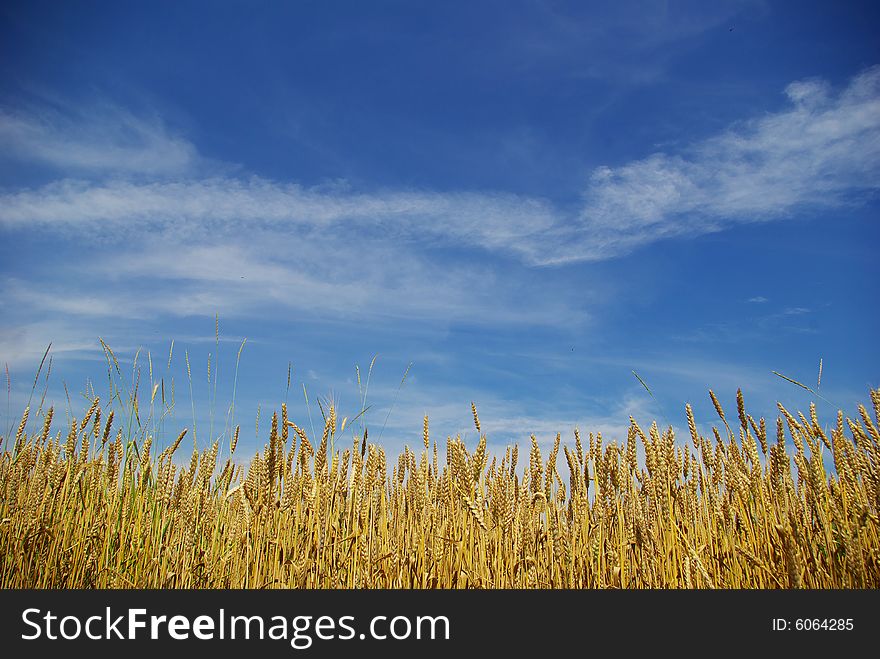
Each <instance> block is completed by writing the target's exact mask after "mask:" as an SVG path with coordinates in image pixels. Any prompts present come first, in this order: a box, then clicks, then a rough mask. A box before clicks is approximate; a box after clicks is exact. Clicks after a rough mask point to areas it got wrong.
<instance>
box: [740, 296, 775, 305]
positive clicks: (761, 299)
mask: <svg viewBox="0 0 880 659" xmlns="http://www.w3.org/2000/svg"><path fill="white" fill-rule="evenodd" d="M769 301H770V300H768V299H767V298H766V297H764V296H763V295H757V296H755V297H750V298H749V299H748V300H746V302H749V303H750V304H764V303H766V302H769Z"/></svg>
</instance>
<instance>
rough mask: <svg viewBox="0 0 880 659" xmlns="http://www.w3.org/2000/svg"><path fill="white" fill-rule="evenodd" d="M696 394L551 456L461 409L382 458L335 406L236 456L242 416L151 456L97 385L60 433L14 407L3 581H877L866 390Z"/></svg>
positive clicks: (252, 584) (188, 584)
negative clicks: (805, 401)
mask: <svg viewBox="0 0 880 659" xmlns="http://www.w3.org/2000/svg"><path fill="white" fill-rule="evenodd" d="M710 396H711V399H712V402H713V403H714V405H715V408H716V410H717V412H718V415H719V417H720V423H718V427H717V428H712V432H711V435H709V436H702V435H701V434H699V433H698V430H697V426H696V424H695V423H694V417H693V414H692V412H691V408H690V406H687V407H686V418H687V422H688V427H689V437H685V438H680V437H679V438H676V437H675V435H674V432H673V430H672V429H671V428H669V429H667V430H665V431H662V430H661V429H659V428H658V426H657V425H656V424H652V425H651V426H650V427H648V428H647V430H645V429H643V428H642V427H641V426H639V424H638V423H637V422H636V421H635V420H633V419H630V425H629V430H628V433H627V436H626V439H625V441H622V442H620V443H617V442H614V441H607V440H605V439H603V438H602V436H601V435H595V436H594V435H593V434H589V435H587V436H582V435H580V434H579V433H578V432H577V431H575V433H574V436H573V437H572V438H571V441H570V442H567V443H566V445H563V442H562V439H561V438H560V437H559V436H558V435H557V437H556V440H555V442H554V443H553V446H552V449H551V450H550V451H549V454H547V455H546V456H545V455H542V451H541V449H540V447H539V443H538V442H537V441H536V439H535V438H534V437H531V439H530V442H529V443H527V444H526V445H525V448H524V449H523V450H522V451H519V449H518V447H517V446H512V447H509V448H507V450H506V451H505V452H504V454H503V455H502V454H499V455H491V456H490V455H489V452H488V451H487V437H486V435H485V434H483V433H482V432H481V424H480V420H479V417H478V415H477V409H476V407H473V408H472V411H473V416H474V424H475V427H476V429H477V431H478V434H479V436H480V439H479V442H478V443H476V446H474V447H473V449H472V450H469V449H468V448H467V447H466V446H465V444H464V443H463V442H462V441H461V439H460V438H446V440H445V441H444V442H442V443H440V444H439V445H438V442H437V441H436V440H435V439H433V438H432V437H431V435H430V432H429V421H428V418H427V417H425V419H424V427H423V428H419V429H414V430H415V431H416V433H419V434H421V441H420V442H418V443H419V446H418V449H417V450H413V449H410V448H405V449H404V451H403V452H402V453H401V454H400V455H398V456H396V457H392V456H389V455H386V453H385V451H384V450H383V449H382V447H381V446H377V445H375V444H372V443H370V441H369V437H368V432H367V431H365V432H364V433H363V434H355V435H353V434H352V433H351V430H350V428H349V430H348V432H347V433H346V429H345V420H343V421H342V422H340V421H339V420H338V418H337V412H336V410H335V409H334V408H333V407H332V406H331V407H330V408H329V410H327V414H326V415H325V423H324V427H323V431H322V432H321V433H320V436H319V437H318V436H314V437H309V436H308V435H307V433H306V432H305V431H304V430H303V429H302V427H301V426H299V425H297V424H296V423H294V421H292V420H291V419H289V418H288V415H287V407H286V406H285V405H282V406H281V411H280V414H277V413H276V414H273V416H272V420H271V429H270V431H269V436H268V441H267V443H266V444H265V446H264V448H263V450H262V451H260V452H258V453H257V454H256V455H254V456H253V457H252V458H251V459H250V460H249V461H238V460H237V458H238V457H239V456H238V455H237V454H236V453H235V451H236V448H237V446H236V444H237V443H238V437H239V429H238V428H236V429H235V432H234V437H231V441H229V442H227V443H225V445H223V446H221V445H220V443H219V442H216V443H214V444H213V445H212V446H210V447H208V448H206V449H204V450H201V451H198V450H196V449H195V448H193V449H192V452H191V454H190V457H189V459H188V460H187V459H186V457H185V456H186V449H184V448H183V447H184V446H185V445H191V444H192V443H191V442H189V441H188V438H187V437H186V433H187V431H186V430H184V431H183V432H182V433H181V434H180V436H179V437H178V438H177V440H176V441H174V442H173V443H170V445H168V446H167V447H166V448H164V449H163V450H161V451H159V450H157V449H155V448H154V447H153V445H152V444H153V438H152V436H149V435H147V436H144V437H140V438H139V437H135V438H129V439H127V438H126V432H125V431H124V429H122V428H117V427H116V426H115V424H114V418H113V417H114V414H113V412H107V413H106V414H105V413H104V412H103V411H102V408H101V402H100V400H99V399H98V398H95V399H94V400H93V402H92V404H91V406H90V407H89V408H88V410H87V411H86V412H85V413H84V414H83V415H82V417H81V419H79V420H78V419H76V418H73V419H71V420H70V422H69V425H67V427H66V428H64V429H63V430H57V431H56V430H55V421H56V420H55V415H54V410H53V409H49V410H47V411H45V412H41V414H35V415H34V417H35V418H30V415H31V411H30V409H26V410H25V411H24V414H23V416H22V418H21V421H20V424H19V425H18V426H17V431H16V432H15V434H14V435H13V434H12V433H10V434H9V436H8V437H4V438H2V440H0V442H2V443H0V448H2V454H0V561H2V570H0V586H2V587H3V588H877V587H878V586H880V531H878V508H880V480H878V469H880V432H878V427H880V389H878V390H876V391H870V393H869V398H870V401H869V404H868V406H867V407H866V406H859V408H858V410H859V415H858V416H857V417H856V418H845V417H844V415H843V414H842V413H838V415H837V418H836V419H835V420H834V421H833V422H832V423H831V424H830V426H823V425H822V424H821V423H820V421H819V420H818V419H817V417H816V410H815V407H814V406H811V407H810V409H809V411H808V413H807V414H806V415H804V414H801V413H797V414H793V413H790V412H789V411H788V410H787V409H785V408H784V407H782V406H781V405H779V416H778V418H777V419H776V420H775V424H774V423H773V421H772V420H771V421H770V426H771V429H770V430H768V428H767V423H766V422H765V420H764V419H763V418H762V419H759V420H757V421H756V420H755V419H753V418H752V417H751V416H750V415H749V414H748V413H747V411H746V409H745V405H744V401H743V396H742V394H741V393H740V392H737V408H738V409H737V411H736V412H737V413H736V414H735V415H730V416H726V415H725V411H724V410H723V409H722V407H721V404H720V403H719V401H718V399H717V398H716V397H715V395H714V394H713V393H712V392H710ZM869 410H870V412H869ZM872 415H873V416H872ZM774 425H775V428H774V427H773V426H774ZM337 426H339V427H337ZM13 430H15V428H13ZM231 434H232V433H230V435H231ZM416 436H418V435H416ZM343 441H344V443H345V448H344V449H343V448H341V447H340V444H341V443H342V442H343ZM787 446H789V447H791V448H790V450H789V451H787V450H786V447H787ZM545 452H546V446H545ZM829 456H830V459H829V460H827V461H826V458H829ZM175 458H177V460H176V461H175ZM832 462H833V468H828V469H827V470H826V463H827V464H829V465H830V464H831V463H832Z"/></svg>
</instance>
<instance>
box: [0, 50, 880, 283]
mask: <svg viewBox="0 0 880 659" xmlns="http://www.w3.org/2000/svg"><path fill="white" fill-rule="evenodd" d="M785 93H786V95H787V97H788V99H789V102H790V106H789V107H787V108H786V109H783V110H781V111H779V112H776V113H771V114H766V115H764V116H761V117H759V118H757V119H753V120H751V121H746V122H743V123H740V124H737V125H734V126H731V127H730V128H729V129H728V130H726V131H724V132H722V133H721V134H719V135H716V136H714V137H711V138H709V139H706V140H704V141H702V142H698V143H695V144H692V145H691V146H690V147H689V148H687V149H686V150H685V151H683V152H682V153H679V154H668V153H662V152H660V153H654V154H652V155H649V156H647V157H645V158H642V159H639V160H634V161H631V162H629V163H625V164H623V165H619V166H613V167H610V166H605V167H599V168H597V169H596V170H595V171H594V172H593V174H592V176H591V178H590V181H589V183H588V185H587V188H586V190H585V194H584V202H583V206H582V208H581V209H580V211H579V212H577V213H575V214H573V215H570V214H567V213H565V212H564V211H562V210H561V209H559V208H558V207H555V206H554V205H552V204H551V203H549V202H547V201H545V200H542V199H536V198H532V197H522V196H517V195H514V194H507V193H492V192H485V193H439V192H430V191H412V190H391V191H376V192H353V191H350V190H344V189H339V188H329V189H328V188H304V187H302V186H299V185H296V184H285V183H278V182H275V181H270V180H266V179H263V178H259V177H252V178H249V179H237V178H229V177H218V178H206V179H193V178H182V179H177V180H164V181H152V182H147V183H145V182H135V181H132V180H127V181H126V180H113V181H105V182H86V181H76V180H72V179H64V180H61V181H58V182H55V183H51V184H48V185H45V186H43V187H40V188H37V189H31V190H19V191H14V192H9V193H6V194H3V195H0V226H2V227H5V228H16V227H24V226H27V227H28V228H35V227H42V228H44V229H52V230H63V229H64V228H65V227H67V228H70V229H73V230H77V231H79V230H82V229H83V228H85V227H93V228H95V229H103V230H105V232H106V231H107V230H110V229H112V231H113V232H114V233H116V234H118V235H119V236H120V237H121V238H128V237H131V236H132V235H135V236H140V235H143V234H144V233H145V232H150V233H153V234H160V235H164V236H166V237H167V238H168V239H173V240H184V239H189V240H192V241H199V240H204V239H205V238H206V237H213V236H217V235H218V234H221V235H222V234H226V235H231V236H241V235H245V234H248V233H249V232H252V231H255V230H258V229H264V230H267V231H269V230H272V231H276V232H278V231H280V232H282V233H281V234H280V235H281V236H285V237H284V238H281V240H289V241H290V248H291V250H296V248H297V244H296V243H297V241H299V240H301V239H303V238H304V237H309V236H314V237H315V238H316V239H320V238H322V237H325V236H337V237H343V238H344V239H345V240H349V241H354V242H357V241H360V240H371V241H373V242H374V243H377V244H378V243H384V244H386V245H397V246H404V247H409V246H412V247H413V248H415V249H421V248H425V247H433V246H437V245H440V246H453V247H457V248H462V247H464V248H478V249H482V250H486V251H489V252H493V253H498V254H508V255H511V256H514V257H516V258H518V259H520V260H522V261H523V262H525V263H527V264H531V265H546V264H554V263H565V262H576V261H597V260H603V259H608V258H613V257H616V256H619V255H622V254H626V253H628V252H630V251H632V250H634V249H637V248H639V247H641V246H644V245H648V244H650V243H653V242H655V241H658V240H662V239H665V238H669V237H675V236H684V235H686V236H696V235H700V234H705V233H709V232H714V231H719V230H722V229H724V228H725V227H727V226H729V225H732V224H735V223H743V222H754V221H766V220H772V219H779V218H783V217H787V216H790V215H792V214H793V213H794V212H795V211H797V210H798V209H807V210H808V211H815V210H816V209H819V208H828V207H834V206H839V205H843V204H848V203H858V202H859V201H863V200H864V196H865V195H873V194H875V193H876V191H877V189H878V186H880V67H874V68H871V69H868V70H866V71H864V72H863V73H861V74H860V75H858V76H856V77H855V78H853V79H852V80H851V81H850V83H849V84H848V85H847V86H846V88H845V89H843V90H842V91H840V92H838V93H837V94H836V95H835V94H834V93H833V90H832V89H831V88H830V86H829V85H827V84H826V83H824V82H822V81H817V80H807V81H800V82H794V83H792V84H790V85H789V86H788V87H787V88H786V90H785ZM123 116H125V115H123ZM3 117H4V119H3V121H4V122H5V123H4V124H0V125H3V126H5V128H4V129H3V130H5V134H6V141H8V142H10V141H11V144H12V145H13V146H15V145H16V144H18V145H19V146H21V145H22V144H23V145H25V146H26V147H27V148H28V149H30V151H31V152H32V153H40V152H45V153H46V154H48V155H46V158H47V159H51V160H53V162H55V163H56V164H63V162H64V158H65V157H69V158H70V159H71V167H72V168H73V169H75V168H76V167H78V166H80V165H83V164H84V163H85V165H88V163H98V164H99V165H107V166H110V165H111V164H112V165H114V166H117V165H118V166H120V167H122V168H123V169H124V168H125V164H124V163H125V162H130V163H132V167H131V169H130V171H134V170H136V171H149V169H150V167H152V166H154V165H153V164H151V163H155V168H156V170H158V169H160V164H161V163H170V165H169V166H170V167H171V168H172V169H173V168H175V167H183V168H185V167H186V166H187V163H189V162H191V161H192V159H193V158H195V157H196V156H195V155H194V154H193V153H192V152H191V147H190V145H188V143H185V142H182V141H179V140H177V139H176V138H173V137H170V136H169V135H168V133H167V131H166V129H165V128H164V127H163V126H162V125H161V124H153V123H150V122H143V121H141V120H136V119H133V118H131V119H126V120H125V121H122V122H121V123H122V125H123V126H126V127H131V130H132V132H133V134H134V135H135V138H136V139H135V140H134V146H132V147H131V148H128V147H117V146H115V145H116V143H117V142H118V141H119V140H117V139H116V137H114V135H113V131H111V137H109V138H106V139H104V138H100V137H99V136H97V135H96V133H95V130H96V129H95V128H93V127H88V126H87V127H86V128H85V129H83V130H82V131H80V130H78V129H77V130H74V129H72V128H69V127H68V128H69V129H68V131H67V132H64V131H58V132H57V134H56V132H53V130H54V129H52V130H50V129H49V128H46V127H45V126H44V125H43V124H42V123H40V122H39V121H38V120H34V119H20V118H12V119H10V118H9V115H3ZM117 132H118V131H117ZM69 133H72V134H73V135H72V136H71V135H70V134H69ZM80 133H82V134H80ZM10 136H11V137H10ZM95 140H97V141H96V142H95ZM108 145H109V146H108ZM41 149H43V151H41ZM64 154H70V155H68V156H65V155H64ZM101 154H103V155H101ZM169 154H170V155H169ZM163 166H164V165H163ZM288 232H289V233H288ZM299 256H301V255H299Z"/></svg>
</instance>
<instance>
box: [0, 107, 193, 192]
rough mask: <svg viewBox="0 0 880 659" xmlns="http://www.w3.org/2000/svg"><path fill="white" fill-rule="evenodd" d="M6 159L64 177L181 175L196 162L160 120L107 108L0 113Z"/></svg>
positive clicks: (186, 144) (189, 148)
mask: <svg viewBox="0 0 880 659" xmlns="http://www.w3.org/2000/svg"><path fill="white" fill-rule="evenodd" d="M0 143H2V144H3V146H4V151H5V157H7V158H10V157H14V158H17V159H21V160H25V161H36V162H40V163H43V164H45V165H49V166H51V167H53V168H56V169H57V170H59V171H62V172H65V173H68V174H69V173H72V172H77V173H81V174H85V173H99V174H108V173H112V174H114V175H120V174H128V175H130V174H135V173H136V174H148V175H167V174H172V175H179V174H182V173H186V172H189V171H191V170H192V169H193V167H195V166H196V165H197V163H198V162H199V160H200V157H199V155H198V150H197V149H196V148H195V146H194V145H193V144H192V143H191V142H190V141H188V140H187V139H185V138H183V137H180V136H178V135H174V134H173V133H171V132H170V131H169V130H168V127H167V125H166V124H165V122H163V121H162V120H161V118H160V117H158V116H147V117H144V116H138V115H135V114H133V113H131V112H129V111H128V110H125V109H124V108H120V107H118V106H115V105H111V104H102V105H92V106H90V107H89V108H88V111H85V109H83V111H76V110H75V109H74V110H70V109H67V110H65V111H60V110H58V109H55V108H52V107H48V106H45V105H44V106H41V107H40V108H39V109H36V110H35V109H30V110H28V109H19V110H17V111H9V110H0Z"/></svg>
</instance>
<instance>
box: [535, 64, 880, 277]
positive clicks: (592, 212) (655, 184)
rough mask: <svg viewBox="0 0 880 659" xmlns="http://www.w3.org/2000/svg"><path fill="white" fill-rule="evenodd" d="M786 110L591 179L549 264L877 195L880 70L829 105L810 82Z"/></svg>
mask: <svg viewBox="0 0 880 659" xmlns="http://www.w3.org/2000/svg"><path fill="white" fill-rule="evenodd" d="M785 92H786V95H787V97H788V98H789V100H790V101H791V103H792V106H791V107H789V108H788V109H785V110H782V111H780V112H777V113H775V114H767V115H765V116H763V117H761V118H758V119H754V120H751V121H748V122H744V123H741V124H737V125H734V126H732V127H730V128H729V129H728V130H726V131H724V132H723V133H721V134H719V135H717V136H714V137H712V138H710V139H706V140H704V141H702V142H699V143H696V144H693V145H691V147H690V148H689V149H687V150H686V151H685V152H684V153H682V154H675V155H670V154H666V153H655V154H652V155H650V156H648V157H645V158H643V159H641V160H636V161H632V162H629V163H626V164H624V165H620V166H618V167H600V168H598V169H596V170H595V171H594V172H593V176H592V178H591V180H590V184H589V186H588V187H587V190H586V194H585V204H584V208H583V210H582V211H581V213H580V217H579V221H578V222H577V223H575V225H574V226H573V227H571V228H570V229H569V230H568V232H567V235H566V238H567V240H566V241H565V242H564V243H560V245H559V248H558V249H556V250H549V251H550V252H551V253H553V254H555V256H553V257H551V258H550V259H549V260H550V261H552V262H565V261H579V260H601V259H603V258H608V257H610V256H615V255H618V254H621V253H626V252H629V251H631V250H633V249H635V248H637V247H639V246H642V245H646V244H649V243H652V242H655V241H657V240H660V239H663V238H667V237H672V236H682V235H688V236H694V235H700V234H704V233H709V232H713V231H718V230H721V229H723V228H725V227H726V226H729V225H731V224H735V223H743V222H755V221H766V220H772V219H779V218H783V217H786V216H789V215H791V214H793V213H794V212H795V211H797V210H799V209H807V210H814V209H817V208H828V207H834V206H839V205H843V204H847V203H853V202H858V201H861V200H863V197H864V195H873V194H876V192H877V190H878V188H880V66H878V67H873V68H870V69H868V70H866V71H864V72H863V73H861V74H859V75H858V76H856V77H855V78H853V79H852V80H851V81H850V83H849V85H847V87H846V88H845V89H844V90H842V91H841V92H840V93H839V94H838V95H837V96H836V97H835V96H834V95H833V94H832V93H831V90H830V88H829V86H828V85H827V84H826V83H824V82H821V81H816V80H810V81H802V82H795V83H792V84H791V85H789V86H788V87H787V88H786V90H785Z"/></svg>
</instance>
